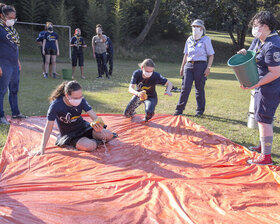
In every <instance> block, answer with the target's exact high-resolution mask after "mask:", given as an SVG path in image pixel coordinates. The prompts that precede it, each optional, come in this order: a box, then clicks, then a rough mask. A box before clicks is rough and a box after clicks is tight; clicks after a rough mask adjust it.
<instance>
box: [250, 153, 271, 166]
mask: <svg viewBox="0 0 280 224" xmlns="http://www.w3.org/2000/svg"><path fill="white" fill-rule="evenodd" d="M247 163H249V164H256V165H273V162H272V160H271V155H270V154H269V155H264V154H260V155H259V156H258V157H257V158H256V159H248V160H247Z"/></svg>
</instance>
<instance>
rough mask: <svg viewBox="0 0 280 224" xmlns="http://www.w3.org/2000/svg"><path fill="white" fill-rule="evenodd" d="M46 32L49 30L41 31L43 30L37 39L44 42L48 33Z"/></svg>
mask: <svg viewBox="0 0 280 224" xmlns="http://www.w3.org/2000/svg"><path fill="white" fill-rule="evenodd" d="M46 32H47V31H45V30H43V31H41V32H40V33H39V35H38V37H37V38H36V41H37V42H43V40H44V36H45V33H46Z"/></svg>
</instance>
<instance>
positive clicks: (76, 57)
mask: <svg viewBox="0 0 280 224" xmlns="http://www.w3.org/2000/svg"><path fill="white" fill-rule="evenodd" d="M78 60H79V66H80V67H82V66H84V55H83V54H72V66H73V67H76V66H77V61H78Z"/></svg>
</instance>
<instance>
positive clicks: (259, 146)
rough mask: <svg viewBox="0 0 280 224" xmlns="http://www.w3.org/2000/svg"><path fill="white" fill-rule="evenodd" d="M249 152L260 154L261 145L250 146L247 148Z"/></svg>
mask: <svg viewBox="0 0 280 224" xmlns="http://www.w3.org/2000/svg"><path fill="white" fill-rule="evenodd" d="M249 150H250V151H252V152H258V153H261V152H262V147H261V145H258V146H250V147H249Z"/></svg>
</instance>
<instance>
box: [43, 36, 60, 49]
mask: <svg viewBox="0 0 280 224" xmlns="http://www.w3.org/2000/svg"><path fill="white" fill-rule="evenodd" d="M44 39H45V40H46V46H45V49H54V50H57V49H56V44H55V42H56V40H58V34H57V33H56V32H52V33H50V32H48V31H47V32H46V33H45V36H44Z"/></svg>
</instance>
